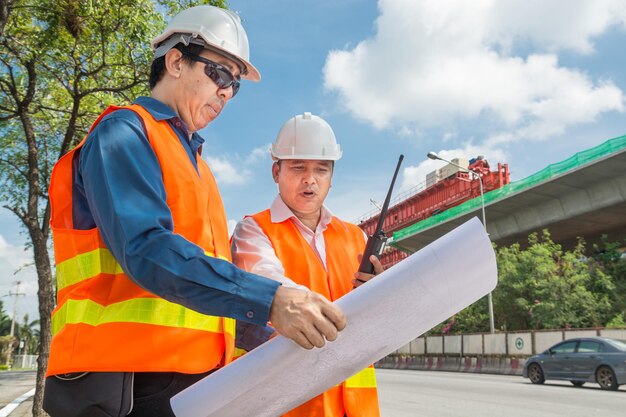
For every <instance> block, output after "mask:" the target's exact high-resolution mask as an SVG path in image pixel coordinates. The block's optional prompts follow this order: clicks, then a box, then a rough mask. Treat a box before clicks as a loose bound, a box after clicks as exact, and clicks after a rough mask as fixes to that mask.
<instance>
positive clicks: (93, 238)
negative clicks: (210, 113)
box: [47, 105, 235, 375]
mask: <svg viewBox="0 0 626 417" xmlns="http://www.w3.org/2000/svg"><path fill="white" fill-rule="evenodd" d="M122 108H123V107H122ZM122 108H120V107H109V108H108V109H107V110H106V111H105V112H104V113H103V114H102V115H101V116H100V117H99V118H98V120H96V122H95V123H94V125H93V126H92V128H91V129H93V128H94V127H95V126H96V125H97V124H98V123H99V122H100V120H102V118H103V117H104V116H106V115H107V114H109V113H111V112H113V111H116V110H118V109H122ZM125 109H129V110H132V111H134V112H135V113H136V114H137V115H138V116H139V117H140V118H141V120H142V122H143V125H144V126H145V128H146V130H145V131H146V134H147V136H148V140H149V142H150V145H151V146H152V148H153V150H154V152H155V154H156V156H157V159H158V160H159V164H160V167H161V172H162V179H163V184H164V187H165V191H166V195H167V201H166V203H167V205H168V207H169V208H170V211H171V213H172V220H173V225H174V230H173V233H176V234H179V235H181V236H183V237H184V238H185V239H187V240H188V241H190V242H192V243H194V244H196V245H197V246H198V247H200V248H202V249H203V251H204V252H205V253H206V254H207V255H208V256H212V257H217V258H220V259H223V260H226V261H230V243H229V241H228V232H227V225H226V215H225V213H224V207H223V204H222V200H221V197H220V195H219V190H218V189H217V184H216V183H215V178H214V177H213V174H212V173H211V171H210V169H209V167H208V166H207V165H206V163H205V162H204V161H203V160H202V159H201V158H200V157H199V156H196V162H197V169H196V167H194V165H193V164H192V162H191V161H190V160H189V156H188V155H187V153H186V151H185V149H184V148H183V147H182V144H181V143H180V140H179V139H178V136H177V135H176V133H175V132H174V131H173V130H172V128H171V127H170V126H169V124H168V122H167V121H166V120H163V121H156V120H155V119H154V118H153V117H152V116H151V115H150V114H149V113H148V112H147V111H146V110H145V109H144V108H143V107H141V106H138V105H132V106H129V107H125ZM90 132H91V130H90ZM85 140H86V139H84V140H83V142H81V143H80V144H79V145H78V146H77V147H76V148H74V149H73V150H72V151H70V152H68V153H67V154H66V155H64V156H63V157H62V158H61V159H60V160H59V161H58V162H57V164H56V165H55V168H54V170H53V173H52V177H51V181H50V200H51V203H52V216H51V222H50V223H51V226H52V233H53V242H54V252H55V259H56V263H57V265H56V268H57V290H58V292H57V300H58V306H57V308H56V309H55V311H54V312H53V315H52V327H53V338H52V342H51V346H50V360H49V363H48V369H47V375H55V374H60V373H69V372H79V371H100V372H109V371H136V372H183V373H201V372H206V371H208V370H210V369H213V368H214V367H216V366H218V365H220V364H224V363H228V362H230V360H231V358H232V355H233V350H234V338H235V320H233V319H230V318H224V317H214V316H208V315H204V314H200V313H198V312H195V311H193V310H190V309H188V308H186V307H184V306H182V305H180V304H176V303H172V302H169V301H167V300H165V299H162V298H160V297H157V296H155V295H154V294H151V293H149V292H147V291H145V290H144V289H143V288H141V287H139V286H138V285H136V284H135V283H134V281H133V280H131V279H130V278H129V277H128V276H126V274H125V273H124V271H123V270H122V267H121V266H120V264H119V263H118V262H117V261H116V259H115V258H114V257H113V255H112V253H111V252H110V251H109V249H107V248H106V247H105V245H104V242H103V240H102V236H101V235H100V231H99V230H98V229H91V230H77V229H75V228H74V226H73V209H72V202H73V196H72V192H73V174H74V173H73V169H74V164H73V161H74V156H75V155H76V152H77V150H79V149H80V148H81V146H82V145H83V144H84V142H85ZM209 197H210V198H209Z"/></svg>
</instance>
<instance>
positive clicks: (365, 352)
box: [171, 218, 498, 417]
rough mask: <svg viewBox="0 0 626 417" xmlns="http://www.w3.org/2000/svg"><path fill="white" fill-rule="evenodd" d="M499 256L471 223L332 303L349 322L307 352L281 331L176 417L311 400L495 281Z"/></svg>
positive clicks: (177, 409)
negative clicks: (324, 343) (333, 336)
mask: <svg viewBox="0 0 626 417" xmlns="http://www.w3.org/2000/svg"><path fill="white" fill-rule="evenodd" d="M497 277H498V273H497V268H496V259H495V254H494V251H493V248H492V246H491V242H490V240H489V237H488V236H487V234H486V233H485V229H484V228H483V225H482V223H481V222H480V221H479V220H478V219H477V218H473V219H472V220H470V221H468V222H466V223H465V224H463V225H461V226H459V227H458V228H456V229H454V230H453V231H452V232H450V233H448V234H446V235H445V236H443V237H441V238H439V239H438V240H436V241H435V242H433V243H431V244H430V245H428V246H427V247H425V248H423V249H422V250H420V251H419V252H416V253H414V254H413V255H411V256H409V257H408V258H406V259H405V260H403V261H402V262H400V263H398V264H396V265H395V266H393V267H392V268H390V269H388V270H387V271H385V272H384V273H382V274H380V275H379V276H377V277H376V278H375V279H373V280H371V281H369V282H368V283H367V284H364V285H362V286H360V287H359V288H357V289H356V290H354V291H351V292H350V293H348V294H346V295H345V296H344V297H342V298H341V299H339V300H337V301H336V302H335V303H336V304H337V305H338V306H339V307H341V309H342V310H343V311H344V313H345V314H346V317H347V323H348V324H347V326H346V328H345V329H344V330H343V331H342V332H341V333H340V334H339V337H338V338H337V340H335V341H334V342H329V343H326V346H324V347H323V348H321V349H312V350H305V349H303V348H301V347H299V346H298V345H297V344H296V343H295V342H292V341H291V340H289V339H287V338H284V337H282V336H278V337H276V338H274V339H272V340H270V341H268V342H267V343H265V344H263V345H262V346H259V347H258V348H257V349H255V350H253V351H252V352H250V353H248V354H246V355H245V356H243V357H242V358H240V359H238V360H237V361H235V362H233V363H231V364H230V365H228V366H226V367H224V368H223V369H220V370H219V371H217V372H215V373H213V374H211V375H209V376H208V377H206V378H204V379H203V380H201V381H199V382H197V383H196V384H194V385H192V386H190V387H189V388H187V389H186V390H184V391H182V392H180V393H179V394H177V395H176V396H175V397H173V398H172V400H171V404H172V409H173V410H174V413H175V414H176V416H177V417H251V416H255V417H271V416H280V415H281V414H284V413H285V412H287V411H289V410H291V409H293V408H295V407H297V406H298V405H300V404H302V403H304V402H306V401H308V400H309V399H311V398H313V397H315V396H316V395H318V394H320V393H322V392H324V391H326V390H327V389H329V388H331V387H333V386H335V385H337V384H339V383H341V382H342V381H344V380H346V379H347V378H348V377H350V376H352V375H354V374H355V373H357V372H359V371H360V370H362V369H363V368H365V367H367V366H368V365H370V364H372V363H374V362H376V361H377V360H379V359H381V358H383V357H385V356H386V355H388V354H390V353H392V352H393V351H395V350H397V349H398V348H400V347H402V346H404V345H406V344H407V343H409V342H410V341H411V340H413V339H415V338H416V337H418V336H420V335H421V334H423V333H424V332H426V331H428V330H429V329H431V328H432V327H434V326H435V325H437V324H439V323H441V322H442V321H444V320H446V319H447V318H449V317H451V316H452V315H454V314H455V313H457V312H459V311H460V310H462V309H464V308H465V307H467V306H468V305H470V304H472V303H473V302H475V301H476V300H478V299H479V298H481V297H483V296H484V295H485V294H487V293H489V292H490V291H491V290H493V289H494V288H495V286H496V282H497Z"/></svg>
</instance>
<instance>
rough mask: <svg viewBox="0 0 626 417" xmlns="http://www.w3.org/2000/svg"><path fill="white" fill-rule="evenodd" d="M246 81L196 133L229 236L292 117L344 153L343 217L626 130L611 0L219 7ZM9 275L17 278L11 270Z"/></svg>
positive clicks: (533, 165)
mask: <svg viewBox="0 0 626 417" xmlns="http://www.w3.org/2000/svg"><path fill="white" fill-rule="evenodd" d="M229 4H230V8H231V9H232V10H234V11H236V12H237V13H238V14H239V15H240V16H241V18H242V21H243V25H244V27H245V28H246V31H247V34H248V38H249V40H250V50H251V61H252V63H253V64H254V65H255V66H256V67H257V68H258V69H259V70H260V72H261V76H262V80H261V82H259V83H252V82H247V81H243V82H242V86H241V89H240V91H239V94H238V95H237V97H236V98H235V99H233V100H232V101H230V102H229V103H228V105H227V106H226V108H225V110H224V111H223V112H222V114H221V115H220V117H219V118H218V119H217V120H216V121H214V122H213V123H211V124H210V125H209V126H208V127H207V128H206V129H204V130H203V131H201V134H202V135H203V137H204V138H205V139H206V143H205V145H204V148H203V157H204V158H205V159H206V160H207V162H208V163H209V165H210V166H211V168H212V169H213V171H214V173H215V175H216V178H217V181H218V184H219V186H220V189H221V192H222V198H223V200H224V205H225V207H226V213H227V217H228V221H229V228H230V229H231V230H232V227H234V225H235V224H236V222H237V221H238V220H240V219H241V218H242V217H243V216H245V215H247V214H254V213H256V212H258V211H260V210H264V209H265V208H267V207H269V205H270V204H271V202H272V200H273V199H274V197H275V195H276V185H275V184H274V183H273V181H272V178H271V173H270V168H271V159H270V156H269V151H268V149H269V146H270V144H271V142H272V141H273V140H274V139H275V137H276V134H277V133H278V131H279V130H280V127H281V126H282V124H283V123H284V122H286V121H287V120H288V119H289V118H291V117H293V116H295V115H296V114H301V113H303V112H305V111H308V112H312V113H313V114H316V115H318V116H321V117H322V118H324V119H325V120H326V121H327V122H328V123H329V124H330V125H331V126H332V127H333V129H334V132H335V135H336V137H337V140H338V142H339V144H340V145H341V147H342V149H343V157H342V159H341V160H339V161H338V162H337V163H336V165H335V173H334V177H333V184H332V189H331V192H330V194H329V196H328V198H327V200H326V203H327V206H328V208H330V209H331V210H332V211H333V213H334V214H335V215H337V216H338V217H340V218H343V219H344V220H348V221H354V220H356V219H357V218H360V217H361V216H362V215H364V214H365V213H368V212H370V211H371V210H373V209H374V206H373V205H372V203H371V202H370V199H373V200H375V201H378V202H382V201H383V200H384V198H385V194H386V192H387V188H388V186H389V182H390V181H391V176H392V174H393V170H394V168H395V164H396V162H397V159H398V157H399V155H400V154H404V155H405V160H404V163H403V168H402V170H401V174H400V176H399V178H398V182H397V184H396V191H395V193H394V194H399V193H402V192H403V191H407V190H410V189H411V188H414V187H419V186H422V184H423V182H424V181H425V176H426V174H427V173H429V172H430V171H433V170H435V169H437V168H439V167H441V166H442V165H443V163H442V162H439V161H432V160H428V159H427V158H426V154H427V153H428V152H429V151H434V152H437V153H439V155H441V156H442V157H444V158H447V159H451V158H456V157H459V158H466V159H470V158H472V157H475V156H477V155H484V156H485V157H486V158H487V159H488V160H489V161H490V163H491V165H492V166H493V165H494V164H495V163H497V162H502V163H508V164H509V169H510V171H511V179H512V180H513V181H515V180H519V179H522V178H525V177H527V176H528V175H531V174H533V173H534V172H537V171H539V170H541V169H542V168H544V167H546V166H547V165H549V164H551V163H555V162H558V161H561V160H563V159H566V158H568V157H570V156H572V155H573V154H575V153H576V152H579V151H582V150H585V149H588V148H590V147H593V146H596V145H598V144H601V143H603V142H605V141H606V140H608V139H611V138H614V137H617V136H621V135H624V134H626V117H625V112H626V107H625V103H626V100H625V94H626V93H625V91H626V52H625V48H624V45H625V44H626V1H623V0H594V1H588V0H550V1H545V0H507V1H497V0H472V1H471V2H470V1H465V0H457V1H454V0H380V1H378V2H376V1H366V0H318V1H315V2H304V1H293V0H262V1H261V0H255V1H250V0H248V1H244V0H231V1H230V2H229ZM25 242H26V239H25V236H24V235H23V234H21V233H20V227H19V225H18V222H17V220H16V219H15V217H14V216H13V215H12V214H11V213H10V212H8V211H7V210H6V209H0V296H2V297H1V298H0V300H2V302H3V304H4V310H5V311H6V312H8V313H9V314H10V315H12V310H13V300H14V297H12V296H9V293H10V292H15V291H16V287H15V281H17V280H20V281H21V282H22V284H21V286H20V290H19V292H20V293H25V294H26V295H25V296H20V297H18V304H17V311H18V313H17V317H18V319H19V320H20V321H21V320H22V317H23V315H24V314H25V313H28V314H29V315H30V317H31V319H32V318H33V317H35V316H37V301H36V291H37V284H36V274H35V272H34V268H33V267H32V266H29V264H30V263H31V257H32V255H31V253H30V252H29V251H28V250H26V251H25V250H24V245H25ZM16 271H18V272H16Z"/></svg>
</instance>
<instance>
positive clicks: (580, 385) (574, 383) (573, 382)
mask: <svg viewBox="0 0 626 417" xmlns="http://www.w3.org/2000/svg"><path fill="white" fill-rule="evenodd" d="M570 382H571V383H572V385H573V386H575V387H582V386H583V385H585V383H584V382H583V381H570Z"/></svg>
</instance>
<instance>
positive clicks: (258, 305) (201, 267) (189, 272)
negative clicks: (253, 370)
mask: <svg viewBox="0 0 626 417" xmlns="http://www.w3.org/2000/svg"><path fill="white" fill-rule="evenodd" d="M135 103H136V104H139V105H141V106H142V107H144V108H145V109H146V110H147V111H148V112H150V114H151V115H153V116H154V117H155V119H156V120H167V121H168V123H170V125H171V126H172V127H173V129H174V131H175V132H176V134H177V135H178V137H179V139H180V142H181V143H182V145H183V147H184V148H185V150H186V152H187V154H188V155H189V158H190V159H191V161H192V162H193V164H194V166H196V159H195V155H196V154H197V153H198V152H199V149H200V146H201V145H202V143H203V142H204V139H202V137H201V136H200V135H198V134H197V133H193V134H192V135H191V136H189V133H188V131H187V128H186V126H185V124H184V122H183V121H182V120H181V119H180V118H179V117H178V116H177V115H176V113H175V112H174V111H173V110H172V109H170V108H169V107H168V106H167V105H165V104H164V103H162V102H160V101H158V100H155V99H153V98H149V97H139V98H138V99H137V100H136V101H135ZM74 164H75V165H74V167H75V169H74V173H75V175H74V190H73V191H74V192H73V219H74V226H75V227H76V228H77V229H82V230H88V229H91V228H94V227H98V229H99V230H100V233H101V234H102V238H103V240H104V242H105V244H106V246H107V248H109V250H110V251H111V253H112V254H113V256H114V257H115V259H116V260H117V261H118V262H119V263H120V265H121V266H122V268H123V269H124V272H125V273H126V274H127V275H128V276H129V277H130V278H131V279H132V280H134V281H135V282H136V283H137V284H138V285H140V286H141V287H142V288H144V289H146V290H147V291H150V292H152V293H154V294H156V295H158V296H159V297H161V298H164V299H166V300H168V301H171V302H174V303H178V304H181V305H184V306H185V307H188V308H190V309H193V310H196V311H198V312H201V313H204V314H208V315H213V316H223V317H232V318H235V319H238V320H243V321H247V322H250V323H254V324H260V325H265V324H266V322H267V321H268V320H269V311H270V307H271V304H272V300H273V298H274V294H275V292H276V289H277V288H278V286H279V285H280V284H278V283H277V282H276V281H273V280H271V279H268V278H265V277H262V276H259V275H255V274H251V273H248V272H245V271H243V270H241V269H239V268H237V267H235V266H234V265H233V264H231V263H230V262H227V261H224V260H221V259H217V258H213V257H210V256H206V255H205V254H204V251H203V249H202V248H200V247H198V246H197V245H195V244H193V243H191V242H189V241H188V240H186V239H184V238H183V237H182V236H180V235H177V234H174V233H173V229H174V227H173V222H172V214H171V212H170V210H169V207H168V206H167V204H166V200H165V199H166V193H165V187H164V185H163V181H162V175H161V166H160V164H159V161H158V159H157V156H156V154H155V153H154V150H153V149H152V147H151V145H150V143H149V141H148V138H147V136H146V134H145V131H144V126H143V123H142V121H141V119H140V118H139V116H138V115H137V114H136V113H134V112H133V111H131V110H126V109H122V110H118V111H115V112H113V113H111V114H109V115H107V116H106V117H104V118H103V119H102V121H101V122H100V123H99V124H98V125H97V126H96V128H95V129H94V130H93V131H92V132H91V134H90V135H89V138H88V139H87V141H86V143H85V144H84V145H83V147H82V149H81V150H80V154H79V156H78V158H75V160H74ZM196 170H197V166H196Z"/></svg>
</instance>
